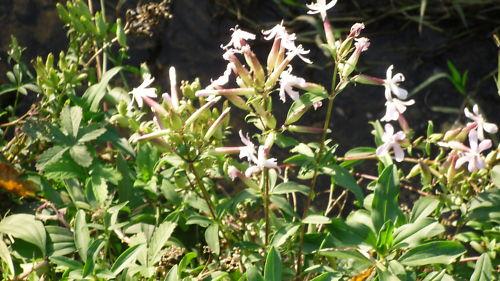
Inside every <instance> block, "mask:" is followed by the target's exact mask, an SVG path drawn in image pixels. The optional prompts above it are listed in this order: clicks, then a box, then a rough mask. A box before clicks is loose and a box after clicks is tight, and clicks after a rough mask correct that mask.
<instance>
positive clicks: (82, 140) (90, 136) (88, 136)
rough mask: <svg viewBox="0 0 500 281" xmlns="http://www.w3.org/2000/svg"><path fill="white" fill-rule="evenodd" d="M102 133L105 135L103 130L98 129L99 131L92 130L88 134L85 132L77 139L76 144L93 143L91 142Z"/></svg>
mask: <svg viewBox="0 0 500 281" xmlns="http://www.w3.org/2000/svg"><path fill="white" fill-rule="evenodd" d="M104 133H106V129H105V128H100V129H96V130H92V131H90V132H86V133H85V134H83V135H82V136H81V137H80V138H78V142H79V143H85V142H88V141H93V140H95V139H97V138H98V137H100V136H102V135H103V134H104Z"/></svg>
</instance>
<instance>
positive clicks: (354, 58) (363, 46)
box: [342, 37, 370, 79]
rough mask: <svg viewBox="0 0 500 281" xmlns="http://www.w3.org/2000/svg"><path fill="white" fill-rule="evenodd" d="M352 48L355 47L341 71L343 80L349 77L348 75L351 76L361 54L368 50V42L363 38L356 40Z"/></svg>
mask: <svg viewBox="0 0 500 281" xmlns="http://www.w3.org/2000/svg"><path fill="white" fill-rule="evenodd" d="M354 46H355V47H356V49H355V50H354V53H352V55H351V57H349V59H348V60H347V62H346V63H345V64H344V66H343V69H342V77H343V78H344V79H346V78H347V77H349V75H351V73H352V72H353V71H354V69H355V68H356V65H357V64H358V60H359V57H360V55H361V53H362V52H365V51H366V50H368V47H370V40H368V38H365V37H362V38H359V39H356V43H355V44H354Z"/></svg>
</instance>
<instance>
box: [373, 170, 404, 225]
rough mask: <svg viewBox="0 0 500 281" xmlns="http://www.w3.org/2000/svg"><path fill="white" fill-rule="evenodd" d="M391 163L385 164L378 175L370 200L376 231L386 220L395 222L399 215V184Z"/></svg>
mask: <svg viewBox="0 0 500 281" xmlns="http://www.w3.org/2000/svg"><path fill="white" fill-rule="evenodd" d="M395 172H396V171H395V168H394V166H393V165H389V166H387V167H386V168H385V169H384V170H383V171H382V173H381V174H380V176H379V179H378V181H377V186H376V187H375V192H374V197H373V202H372V221H373V226H374V227H375V229H376V230H377V231H378V230H380V228H381V227H382V226H383V225H384V223H385V222H387V221H388V220H390V221H392V222H393V223H394V224H396V222H397V220H398V218H399V217H400V216H401V210H400V209H399V205H398V197H399V186H398V184H399V183H398V181H397V178H396V177H397V176H396V175H395Z"/></svg>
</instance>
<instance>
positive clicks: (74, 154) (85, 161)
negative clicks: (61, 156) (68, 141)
mask: <svg viewBox="0 0 500 281" xmlns="http://www.w3.org/2000/svg"><path fill="white" fill-rule="evenodd" d="M69 154H70V155H71V158H73V160H75V162H76V163H77V164H78V165H80V166H82V167H85V168H87V167H89V166H90V165H91V164H92V161H93V160H94V159H93V158H92V155H90V152H89V151H88V150H87V147H86V146H85V145H75V146H73V147H71V148H70V150H69Z"/></svg>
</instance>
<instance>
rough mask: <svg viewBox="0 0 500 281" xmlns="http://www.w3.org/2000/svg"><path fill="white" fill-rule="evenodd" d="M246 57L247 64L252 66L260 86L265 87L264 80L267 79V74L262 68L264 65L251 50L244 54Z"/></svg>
mask: <svg viewBox="0 0 500 281" xmlns="http://www.w3.org/2000/svg"><path fill="white" fill-rule="evenodd" d="M244 56H245V60H246V61H247V64H248V65H249V66H250V68H251V69H252V71H253V73H254V77H255V81H256V82H257V84H258V86H261V87H262V86H263V85H264V80H265V79H266V73H265V72H264V68H262V64H261V63H260V61H259V59H258V58H257V56H256V55H255V53H254V52H252V51H251V50H250V49H249V50H248V51H246V52H245V53H244Z"/></svg>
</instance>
